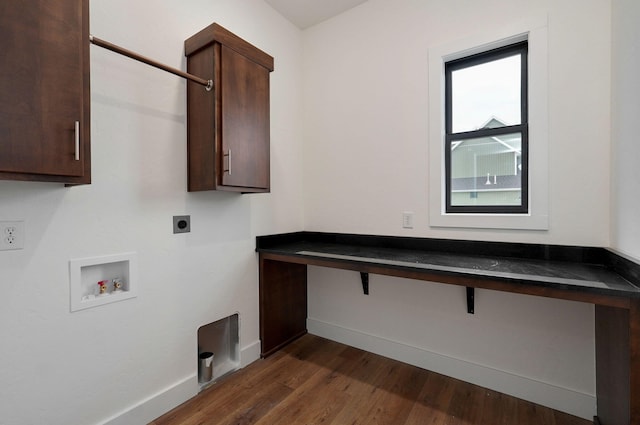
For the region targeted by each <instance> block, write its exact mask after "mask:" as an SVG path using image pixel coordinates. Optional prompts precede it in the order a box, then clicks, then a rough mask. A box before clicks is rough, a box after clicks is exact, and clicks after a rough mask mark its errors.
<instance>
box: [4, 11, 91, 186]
mask: <svg viewBox="0 0 640 425" xmlns="http://www.w3.org/2000/svg"><path fill="white" fill-rule="evenodd" d="M88 38H89V0H11V1H2V2H0V40H1V42H0V43H1V46H2V47H1V48H0V70H1V72H2V74H1V77H0V179H5V180H33V181H50V182H61V183H68V184H83V183H90V182H91V157H90V134H91V132H90V127H89V125H90V116H89V113H90V95H89V41H88ZM76 131H77V132H78V133H77V134H76Z"/></svg>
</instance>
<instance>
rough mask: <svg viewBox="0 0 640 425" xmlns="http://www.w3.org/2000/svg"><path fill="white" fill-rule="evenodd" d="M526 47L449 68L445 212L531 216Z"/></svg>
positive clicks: (479, 55)
mask: <svg viewBox="0 0 640 425" xmlns="http://www.w3.org/2000/svg"><path fill="white" fill-rule="evenodd" d="M527 52H528V43H527V41H521V42H518V43H515V44H511V45H507V46H503V47H499V48H494V49H492V50H489V51H485V52H481V53H476V54H473V55H470V56H465V57H462V58H459V59H455V60H450V61H448V62H445V138H444V143H445V146H444V153H445V155H444V160H445V163H444V167H445V202H446V206H445V211H446V212H447V213H476V214H477V213H502V214H527V213H528V212H529V208H528V200H529V190H528V189H529V184H528V181H529V179H528V168H529V167H528V165H529V161H528V157H529V156H528V145H529V143H528V140H529V137H528V109H527V105H528V102H527V100H528V93H527V87H528V84H527Z"/></svg>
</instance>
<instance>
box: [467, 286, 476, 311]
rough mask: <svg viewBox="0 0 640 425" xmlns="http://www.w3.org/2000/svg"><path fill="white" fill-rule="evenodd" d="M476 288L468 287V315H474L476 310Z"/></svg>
mask: <svg viewBox="0 0 640 425" xmlns="http://www.w3.org/2000/svg"><path fill="white" fill-rule="evenodd" d="M475 298H476V288H470V287H468V286H467V313H469V314H474V310H475Z"/></svg>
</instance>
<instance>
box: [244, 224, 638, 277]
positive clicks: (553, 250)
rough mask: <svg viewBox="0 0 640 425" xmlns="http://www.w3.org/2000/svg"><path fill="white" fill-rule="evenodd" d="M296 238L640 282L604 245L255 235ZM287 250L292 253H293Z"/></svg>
mask: <svg viewBox="0 0 640 425" xmlns="http://www.w3.org/2000/svg"><path fill="white" fill-rule="evenodd" d="M296 242H318V243H333V244H345V245H355V246H370V247H384V248H398V249H410V250H417V251H434V252H440V253H452V254H466V255H482V256H485V257H503V258H520V259H531V260H543V261H564V262H572V263H582V264H590V265H601V266H604V267H607V268H608V269H610V270H612V271H614V272H615V273H617V274H619V275H620V276H622V277H623V278H624V279H626V280H627V281H629V282H630V283H632V284H633V285H635V286H640V261H638V260H635V259H632V258H630V257H629V256H626V255H624V254H620V253H618V252H616V251H615V250H613V249H610V248H603V247H583V246H573V245H544V244H531V243H518V242H486V241H472V240H462V239H434V238H416V237H406V236H378V235H359V234H349V233H325V232H307V231H302V232H293V233H281V234H275V235H265V236H258V237H256V251H258V252H260V251H270V250H274V251H278V249H277V247H278V246H282V245H286V244H291V243H296ZM274 248H275V249H274ZM478 253H482V254H478ZM287 254H289V255H290V253H287ZM594 289H595V288H594Z"/></svg>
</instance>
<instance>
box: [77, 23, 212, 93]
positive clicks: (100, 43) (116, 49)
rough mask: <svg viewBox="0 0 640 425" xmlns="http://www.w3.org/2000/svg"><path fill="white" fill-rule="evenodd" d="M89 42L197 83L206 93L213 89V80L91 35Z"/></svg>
mask: <svg viewBox="0 0 640 425" xmlns="http://www.w3.org/2000/svg"><path fill="white" fill-rule="evenodd" d="M89 42H91V43H92V44H95V45H96V46H100V47H102V48H104V49H107V50H111V51H112V52H116V53H119V54H121V55H123V56H127V57H129V58H131V59H135V60H137V61H140V62H144V63H146V64H147V65H151V66H153V67H155V68H159V69H162V70H163V71H167V72H170V73H172V74H174V75H177V76H179V77H182V78H186V79H187V80H190V81H193V82H194V83H198V84H200V85H202V86H204V87H205V88H206V89H207V91H211V89H212V88H213V80H205V79H204V78H200V77H198V76H195V75H193V74H189V73H188V72H184V71H181V70H179V69H176V68H172V67H170V66H167V65H165V64H163V63H160V62H157V61H155V60H153V59H150V58H147V57H145V56H142V55H139V54H137V53H136V52H132V51H131V50H127V49H125V48H123V47H120V46H118V45H115V44H113V43H109V42H108V41H105V40H102V39H100V38H98V37H94V36H93V35H89Z"/></svg>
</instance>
